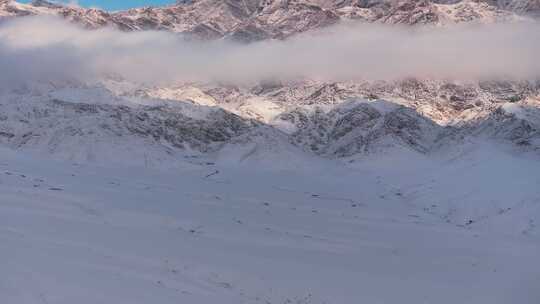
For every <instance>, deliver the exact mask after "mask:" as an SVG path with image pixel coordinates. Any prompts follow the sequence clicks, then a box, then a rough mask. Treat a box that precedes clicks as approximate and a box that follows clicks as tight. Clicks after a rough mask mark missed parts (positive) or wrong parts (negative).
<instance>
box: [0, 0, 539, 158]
mask: <svg viewBox="0 0 540 304" xmlns="http://www.w3.org/2000/svg"><path fill="white" fill-rule="evenodd" d="M536 12H537V1H470V0H464V1H425V0H423V1H420V0H410V1H277V0H276V1H258V0H257V1H234V0H228V1H214V0H198V1H180V2H178V3H177V4H175V5H171V6H168V7H157V8H152V7H149V8H142V9H132V10H128V11H120V12H106V11H102V10H99V9H85V8H80V7H73V6H62V5H58V4H53V3H49V2H45V1H42V0H40V1H34V2H33V3H32V4H20V3H17V2H14V1H5V0H4V1H2V2H1V3H0V16H2V18H4V20H9V19H13V18H16V17H21V16H27V15H58V16H61V17H63V18H66V19H68V20H70V21H71V22H74V23H77V24H81V25H83V26H84V27H86V28H88V29H96V28H101V27H106V26H112V27H116V28H118V29H121V30H124V31H132V30H165V31H173V32H181V33H190V34H195V35H196V36H197V37H198V38H204V39H218V38H221V37H230V38H234V40H241V41H243V42H248V41H251V42H252V41H255V40H260V39H270V38H278V39H285V38H287V37H289V36H291V35H294V34H297V33H300V32H304V31H308V30H310V29H315V28H319V27H324V26H328V25H331V24H334V23H337V22H340V21H342V20H344V19H355V20H356V19H360V20H363V21H364V22H377V23H392V24H396V23H399V24H406V25H416V24H435V25H439V26H444V25H445V24H449V23H459V22H480V23H491V22H508V21H511V22H520V20H524V18H525V19H527V18H534V15H535V13H536ZM0 26H1V25H0ZM0 105H1V107H2V109H3V110H2V115H1V116H0V142H2V143H3V144H4V145H8V146H10V147H12V148H16V149H26V148H28V149H37V150H39V151H47V152H48V153H52V154H54V155H63V156H67V157H69V158H72V159H79V160H99V159H103V158H106V156H107V155H111V153H110V151H111V150H114V149H118V150H119V151H132V152H133V153H132V156H133V157H132V160H133V161H134V162H135V163H141V162H144V163H146V164H148V163H154V162H157V163H161V162H168V161H170V160H171V159H184V158H189V157H193V156H194V155H197V157H201V155H204V157H207V156H208V155H212V157H214V158H215V157H219V156H216V155H215V153H218V154H219V151H221V150H222V149H226V147H229V148H227V149H230V145H231V144H233V145H237V146H246V145H248V146H253V148H243V149H247V151H248V152H246V153H247V155H246V156H242V157H240V159H244V158H246V157H249V156H250V155H253V153H254V152H253V151H252V150H251V149H256V150H263V151H259V152H260V153H262V154H263V155H264V154H266V153H267V152H268V153H269V154H272V153H273V152H269V151H272V150H275V145H276V143H278V145H279V146H283V147H282V149H283V150H285V151H289V152H290V151H302V153H307V154H310V155H316V156H317V157H325V158H332V159H343V160H348V161H351V160H354V159H355V158H357V157H361V156H363V155H366V154H370V153H379V152H382V151H385V150H388V149H391V148H395V147H398V148H400V149H402V148H404V149H408V150H412V151H414V152H415V153H423V154H426V153H437V151H443V150H445V149H447V148H448V147H449V146H455V145H460V144H465V143H467V142H470V141H476V140H486V139H487V140H490V141H497V142H503V143H506V144H508V145H510V147H512V149H515V150H519V151H528V152H531V151H532V152H533V153H538V151H539V150H540V133H539V132H540V131H539V130H540V129H539V124H540V120H539V119H538V118H539V117H540V114H539V113H540V110H539V109H540V82H539V81H538V80H536V79H530V80H519V81H517V80H486V81H460V80H435V79H425V78H424V79H422V78H413V77H410V78H406V79H398V80H388V81H385V80H382V81H368V80H366V81H358V80H356V81H339V82H334V81H331V82H329V81H321V80H310V79H300V80H297V81H290V80H288V81H279V80H277V81H260V82H256V83H253V84H250V85H235V84H227V85H223V84H219V83H211V82H210V83H206V82H205V83H178V84H174V85H168V86H159V85H158V86H156V85H144V84H135V83H130V82H128V81H127V80H125V79H119V78H115V77H110V78H108V79H101V80H98V81H97V82H96V81H94V82H78V81H75V80H74V81H70V82H68V83H63V82H56V83H55V82H54V80H52V82H50V83H47V82H46V81H41V82H39V83H36V84H34V85H29V86H23V87H18V88H16V89H13V90H8V91H4V92H3V93H2V96H1V98H0ZM270 138H272V139H271V140H270ZM264 141H268V143H266V144H261V142H264ZM270 147H274V149H270ZM227 149H226V150H227ZM147 150H148V151H147ZM265 150H268V151H265ZM274 152H275V151H274Z"/></svg>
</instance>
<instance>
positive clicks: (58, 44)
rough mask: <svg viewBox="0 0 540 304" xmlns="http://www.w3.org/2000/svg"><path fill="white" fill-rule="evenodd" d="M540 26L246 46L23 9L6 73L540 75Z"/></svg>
mask: <svg viewBox="0 0 540 304" xmlns="http://www.w3.org/2000/svg"><path fill="white" fill-rule="evenodd" d="M539 54H540V25H539V24H536V23H523V24H500V25H484V26H481V25H474V26H473V25H468V26H455V27H451V28H423V29H420V28H414V29H413V28H403V27H391V26H382V25H367V24H345V25H340V26H335V27H331V28H327V29H325V30H322V31H319V32H313V33H309V34H304V35H299V36H296V37H295V38H292V39H289V40H286V41H264V42H259V43H253V44H250V45H240V44H236V43H232V42H227V41H214V42H187V41H186V40H185V39H183V38H182V37H181V36H179V35H177V34H172V33H165V32H133V33H124V32H119V31H116V30H112V29H103V30H95V31H88V30H84V29H81V28H79V27H77V26H75V25H72V24H68V23H66V22H64V21H62V20H58V19H54V18H43V17H29V18H20V19H18V20H14V21H9V22H5V23H2V24H1V25H0V71H2V72H1V73H0V82H1V84H2V85H3V86H6V85H7V86H11V85H15V84H18V83H21V82H26V81H43V80H51V81H54V80H69V79H76V80H81V81H85V80H91V79H96V78H99V77H102V76H103V75H119V76H122V77H124V78H126V79H128V80H132V81H138V82H146V83H161V82H177V81H205V82H207V81H226V82H245V81H260V80H268V79H290V78H297V77H308V78H315V79H326V80H347V79H358V78H362V79H394V78H401V77H408V76H416V77H433V78H459V79H479V78H490V77H506V78H514V79H532V78H538V77H540V55H539Z"/></svg>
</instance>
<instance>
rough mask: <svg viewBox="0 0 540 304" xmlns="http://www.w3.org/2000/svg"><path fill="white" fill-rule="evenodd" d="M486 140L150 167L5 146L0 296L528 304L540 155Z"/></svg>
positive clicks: (0, 184)
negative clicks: (461, 152) (317, 158)
mask: <svg viewBox="0 0 540 304" xmlns="http://www.w3.org/2000/svg"><path fill="white" fill-rule="evenodd" d="M493 151H497V150H496V149H495V150H494V149H493V148H489V149H486V150H476V151H474V152H470V153H467V154H466V157H463V158H459V159H455V160H451V159H448V158H446V157H441V158H440V159H438V160H434V159H428V158H425V157H419V156H418V155H417V154H410V155H408V154H404V153H402V152H400V153H399V154H394V155H387V156H385V157H377V158H374V159H372V160H371V161H366V162H361V163H357V165H356V167H355V168H354V169H350V168H349V169H345V168H342V167H340V166H336V165H335V164H333V163H321V162H313V163H312V164H311V166H310V167H309V168H304V169H303V170H300V171H298V170H294V169H279V168H276V169H272V167H271V166H268V164H267V165H266V166H264V167H260V166H254V165H253V163H251V164H249V165H246V166H237V165H234V166H230V165H227V164H217V165H213V166H196V165H189V164H186V165H184V166H183V168H181V169H174V170H170V169H169V170H161V171H156V170H148V169H141V168H126V167H118V166H112V167H111V166H109V167H96V166H94V165H81V164H74V163H69V162H57V161H51V160H46V159H42V158H40V157H39V156H36V155H29V154H26V153H13V152H11V151H9V150H4V149H2V150H0V155H1V159H2V161H1V162H0V173H1V176H0V240H1V244H2V245H1V248H2V250H0V259H1V260H2V261H3V263H2V274H3V275H2V276H1V277H0V299H1V300H2V302H5V303H24V304H26V303H59V304H62V303H66V304H67V303H73V302H77V303H148V302H152V303H160V304H161V303H179V302H180V303H235V304H236V303H279V304H281V303H302V304H304V303H317V304H319V303H357V302H369V303H418V302H420V303H422V302H425V303H441V304H446V303H448V304H453V303H475V304H483V303H485V304H488V303H489V304H494V303H501V304H502V303H509V302H517V303H523V304H535V303H537V300H538V298H539V296H540V294H539V293H538V289H537V288H536V287H537V286H538V284H540V277H539V275H538V274H539V273H538V268H537V267H536V265H537V259H538V252H540V242H539V240H540V234H539V230H538V227H537V226H538V223H539V221H540V196H539V193H538V190H537V186H538V181H540V175H539V172H540V170H538V169H540V162H539V160H538V159H526V158H520V157H515V156H512V155H511V154H506V153H502V152H501V153H494V152H493ZM265 168H266V169H265ZM464 171H465V172H467V174H466V175H465V176H466V178H464ZM509 172H512V174H509Z"/></svg>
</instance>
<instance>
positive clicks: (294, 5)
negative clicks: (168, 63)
mask: <svg viewBox="0 0 540 304" xmlns="http://www.w3.org/2000/svg"><path fill="white" fill-rule="evenodd" d="M539 13H540V2H539V1H537V0H526V1H525V0H513V1H492V0H491V1H490V0H485V1H478V0H462V1H454V0H452V1H428V0H399V1H394V0H391V1H390V0H388V1H387V0H370V1H365V0H364V1H361V0H358V1H355V0H345V1H344V0H311V1H310V0H242V1H240V0H226V1H221V0H194V1H178V2H177V4H175V5H171V6H168V7H146V8H138V9H131V10H127V11H119V12H106V11H103V10H99V9H93V8H92V9H85V8H79V7H67V6H62V5H57V4H53V3H50V2H47V1H44V0H36V1H33V2H32V3H31V4H20V3H17V2H15V1H12V0H2V1H0V18H2V17H3V18H6V17H16V16H27V15H40V14H52V15H58V16H61V17H63V18H66V19H68V20H70V21H73V22H75V23H79V24H82V25H84V26H85V27H88V28H99V27H103V26H114V27H116V28H119V29H121V30H125V31H131V30H167V31H173V32H180V33H186V34H192V35H193V36H195V37H197V38H200V39H216V38H220V37H229V38H231V39H234V40H238V41H256V40H262V39H268V38H278V39H283V38H286V37H290V36H291V35H294V34H297V33H300V32H305V31H308V30H312V29H315V28H320V27H324V26H328V25H332V24H335V23H338V22H340V21H344V20H362V21H365V22H377V23H387V24H406V25H416V24H435V25H445V24H452V23H463V22H480V23H492V22H498V21H508V20H514V19H520V18H524V17H531V16H533V17H534V16H538V14H539Z"/></svg>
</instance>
